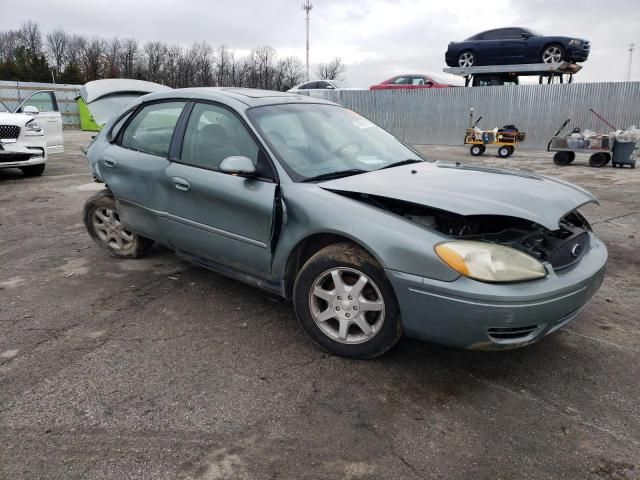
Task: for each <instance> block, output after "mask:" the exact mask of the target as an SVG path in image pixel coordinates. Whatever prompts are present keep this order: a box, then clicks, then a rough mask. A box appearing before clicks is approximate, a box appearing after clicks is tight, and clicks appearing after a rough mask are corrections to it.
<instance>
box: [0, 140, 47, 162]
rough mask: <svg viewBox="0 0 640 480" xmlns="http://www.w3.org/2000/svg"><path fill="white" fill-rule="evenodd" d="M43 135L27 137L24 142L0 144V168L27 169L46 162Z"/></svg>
mask: <svg viewBox="0 0 640 480" xmlns="http://www.w3.org/2000/svg"><path fill="white" fill-rule="evenodd" d="M46 146H47V143H46V140H45V137H44V135H34V136H28V137H26V138H25V140H24V141H22V139H19V140H18V141H17V142H15V143H1V144H0V168H13V167H28V166H29V165H38V164H41V163H45V162H46V161H47V147H46Z"/></svg>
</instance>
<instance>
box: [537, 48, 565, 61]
mask: <svg viewBox="0 0 640 480" xmlns="http://www.w3.org/2000/svg"><path fill="white" fill-rule="evenodd" d="M542 61H543V62H544V63H560V62H561V61H562V50H561V49H560V47H555V46H553V47H548V48H547V49H546V50H545V51H544V52H543V53H542Z"/></svg>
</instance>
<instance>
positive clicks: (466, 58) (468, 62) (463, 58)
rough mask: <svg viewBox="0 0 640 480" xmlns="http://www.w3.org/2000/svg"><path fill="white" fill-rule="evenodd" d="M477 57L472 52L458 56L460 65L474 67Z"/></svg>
mask: <svg viewBox="0 0 640 480" xmlns="http://www.w3.org/2000/svg"><path fill="white" fill-rule="evenodd" d="M475 61H476V59H475V58H474V56H473V53H471V52H464V53H462V54H461V55H460V57H458V65H460V66H461V67H473V64H474V63H475Z"/></svg>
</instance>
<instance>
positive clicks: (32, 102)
mask: <svg viewBox="0 0 640 480" xmlns="http://www.w3.org/2000/svg"><path fill="white" fill-rule="evenodd" d="M26 107H35V108H37V112H38V113H28V114H29V115H33V117H34V118H35V119H36V121H37V122H38V123H39V124H40V127H42V130H43V131H44V135H45V137H46V139H47V153H62V152H64V145H63V139H62V115H61V114H60V111H59V110H58V102H57V101H56V96H55V94H54V93H53V91H52V90H40V91H38V92H33V93H32V94H31V95H29V96H28V97H27V98H26V99H25V100H24V101H23V102H22V103H21V104H20V106H19V107H18V109H17V110H16V113H26V112H25V108H26ZM27 110H29V109H27Z"/></svg>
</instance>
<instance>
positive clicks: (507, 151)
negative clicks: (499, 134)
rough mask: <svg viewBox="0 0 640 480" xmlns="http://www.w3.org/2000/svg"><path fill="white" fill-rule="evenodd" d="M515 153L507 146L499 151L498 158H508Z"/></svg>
mask: <svg viewBox="0 0 640 480" xmlns="http://www.w3.org/2000/svg"><path fill="white" fill-rule="evenodd" d="M512 153H513V150H511V147H509V146H507V145H505V146H502V147H500V148H499V149H498V156H499V157H500V158H507V157H508V156H509V155H511V154H512Z"/></svg>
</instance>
